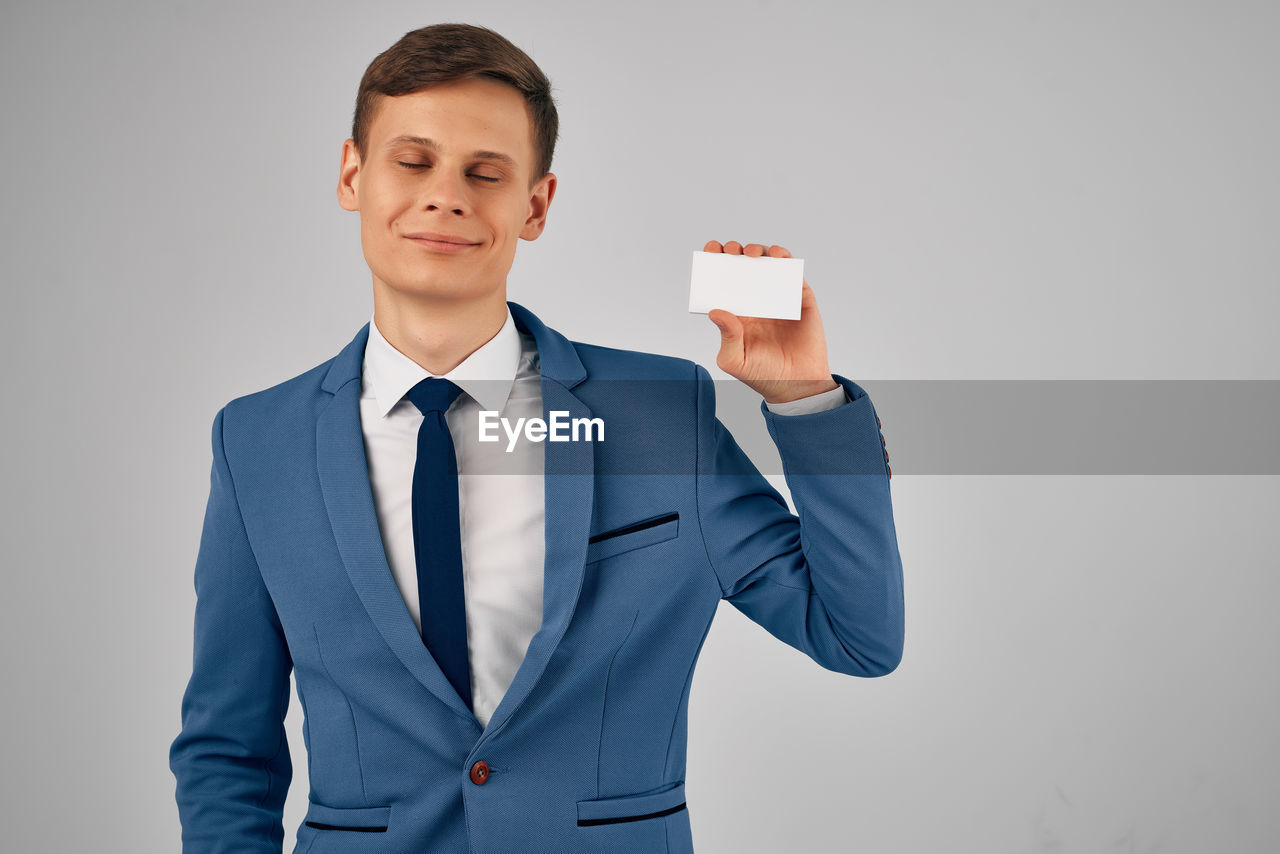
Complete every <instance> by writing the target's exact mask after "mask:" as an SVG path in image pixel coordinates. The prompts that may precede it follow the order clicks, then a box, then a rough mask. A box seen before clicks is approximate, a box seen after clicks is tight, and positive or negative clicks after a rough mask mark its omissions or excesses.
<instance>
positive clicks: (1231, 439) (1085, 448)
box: [717, 380, 1280, 475]
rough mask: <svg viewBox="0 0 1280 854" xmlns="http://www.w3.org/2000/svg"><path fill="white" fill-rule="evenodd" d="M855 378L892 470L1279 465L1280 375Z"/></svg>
mask: <svg viewBox="0 0 1280 854" xmlns="http://www.w3.org/2000/svg"><path fill="white" fill-rule="evenodd" d="M855 382H858V384H859V385H861V386H862V387H863V388H864V389H865V390H866V391H867V394H868V395H870V397H871V400H872V402H873V403H874V405H875V408H876V412H877V414H878V415H879V416H880V420H881V430H882V432H883V434H884V437H885V444H886V447H887V449H888V451H889V458H890V465H891V466H892V468H893V473H894V474H895V475H899V474H903V475H908V474H1067V475H1081V474H1101V475H1116V474H1121V475H1131V474H1141V475H1150V474H1174V475H1188V474H1261V475H1268V474H1280V381H1275V380H893V381H889V380H885V381H872V380H868V381H866V382H862V381H858V380H855ZM729 385H730V384H729V383H722V384H718V386H717V391H720V390H721V389H723V390H724V391H725V392H726V393H727V394H729V395H732V396H734V397H736V396H738V395H739V394H741V392H740V391H738V390H733V391H730V388H729ZM748 391H749V390H748ZM757 417H758V416H757ZM726 426H727V425H726ZM730 429H732V428H730ZM765 440H766V441H768V436H767V434H766V436H765ZM769 444H770V445H772V442H770V443H769ZM757 450H759V451H760V452H761V454H762V455H763V453H764V452H765V451H766V450H771V449H765V448H763V447H760V448H757V447H755V446H753V447H751V448H750V449H748V453H749V454H751V456H752V459H753V460H754V459H756V451H757ZM772 454H773V456H774V457H776V451H772Z"/></svg>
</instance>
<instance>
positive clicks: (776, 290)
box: [689, 252, 804, 320]
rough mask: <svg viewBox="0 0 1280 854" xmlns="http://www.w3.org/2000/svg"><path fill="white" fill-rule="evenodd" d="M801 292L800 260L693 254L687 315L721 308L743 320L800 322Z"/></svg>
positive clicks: (716, 253)
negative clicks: (774, 319)
mask: <svg viewBox="0 0 1280 854" xmlns="http://www.w3.org/2000/svg"><path fill="white" fill-rule="evenodd" d="M803 290H804V259H803V258H771V257H769V256H768V255H761V256H760V257H759V258H752V257H750V256H748V255H728V254H725V253H724V252H694V253H693V275H692V276H691V277H690V280H689V311H690V312H693V313H696V314H706V313H707V312H709V311H711V309H713V308H722V309H724V310H725V311H727V312H730V313H731V314H737V315H742V316H743V317H776V318H778V319H781V320H799V319H800V298H801V295H802V293H803Z"/></svg>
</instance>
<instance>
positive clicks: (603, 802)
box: [578, 780, 687, 827]
mask: <svg viewBox="0 0 1280 854" xmlns="http://www.w3.org/2000/svg"><path fill="white" fill-rule="evenodd" d="M683 809H687V807H686V806H685V801H684V781H683V780H679V781H677V782H675V783H668V784H667V785H665V786H663V787H662V788H660V789H658V790H657V791H652V792H644V793H641V794H637V795H623V796H621V797H616V798H596V799H595V800H591V801H578V826H579V827H595V826H597V825H602V824H622V823H625V822H632V821H645V820H648V819H655V818H662V817H663V816H666V815H671V814H672V813H676V812H680V811H681V810H683Z"/></svg>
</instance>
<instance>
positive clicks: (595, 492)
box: [170, 24, 903, 854]
mask: <svg viewBox="0 0 1280 854" xmlns="http://www.w3.org/2000/svg"><path fill="white" fill-rule="evenodd" d="M556 127H557V125H556V113H555V107H554V105H553V103H552V100H551V95H550V84H549V83H548V81H547V79H546V77H545V76H544V75H543V74H542V72H541V70H540V69H538V67H537V66H536V65H535V64H534V63H533V61H532V60H531V59H529V57H528V56H526V55H525V54H524V53H523V52H522V51H520V50H519V49H518V48H517V47H515V46H514V45H512V44H511V43H510V42H509V41H507V40H506V39H504V38H503V37H501V36H499V35H498V34H496V33H494V32H492V31H490V30H486V29H483V28H478V27H471V26H466V25H461V24H445V25H439V26H435V27H426V28H423V29H421V30H416V31H414V32H410V33H408V34H406V35H405V36H404V38H402V39H401V40H400V41H399V42H397V43H396V44H395V45H393V46H392V47H391V48H390V49H388V50H387V51H386V52H384V53H383V54H382V55H380V56H379V57H377V58H376V59H375V60H374V61H373V63H371V65H370V66H369V68H368V70H367V71H366V73H365V75H364V78H363V80H362V81H361V85H360V92H359V95H358V98H357V108H356V113H355V117H354V122H353V130H352V138H351V139H348V140H347V141H346V142H345V143H344V145H343V151H342V163H341V169H340V176H339V183H338V198H339V202H340V204H341V205H342V206H343V207H344V208H346V209H347V210H352V211H358V212H359V214H360V234H361V242H362V245H363V249H364V255H365V259H366V260H367V262H368V264H369V268H370V270H371V271H372V277H373V297H374V311H373V317H372V318H371V320H370V322H369V323H368V324H365V325H364V326H363V327H362V328H361V329H360V331H359V332H358V333H357V334H356V336H355V337H354V338H353V339H352V341H351V342H350V343H349V344H347V345H346V347H345V348H344V349H343V350H342V351H341V352H340V353H339V354H338V355H337V356H335V357H334V358H332V359H330V360H328V361H326V362H324V363H323V364H320V365H318V366H316V367H315V368H313V369H312V370H310V371H307V372H306V373H304V374H301V375H299V376H297V377H294V378H293V379H290V380H288V381H287V382H284V383H281V384H279V385H276V386H274V387H272V388H268V389H266V390H264V391H260V392H257V393H255V394H250V395H246V396H244V397H240V398H237V399H235V400H232V401H231V402H230V403H228V404H227V405H226V406H225V407H223V408H222V410H220V411H219V412H218V414H217V416H216V417H215V418H214V422H213V436H212V438H213V468H212V473H211V486H210V494H209V503H208V507H207V510H206V515H205V522H204V531H203V534H202V537H201V543H200V551H199V555H198V557H197V562H196V569H195V582H196V592H197V603H196V612H195V655H194V662H193V669H192V675H191V679H190V682H189V684H188V686H187V690H186V693H185V696H184V698H183V704H182V730H181V732H180V733H179V735H178V736H177V738H176V739H175V740H174V742H173V745H172V747H171V750H170V765H171V768H172V769H173V773H174V775H175V777H176V779H177V802H178V806H179V813H180V816H181V819H182V826H183V842H184V850H185V851H188V852H221V851H235V852H247V851H280V849H281V844H282V840H283V836H284V832H283V826H282V822H281V816H282V810H283V804H284V801H285V794H286V790H287V787H288V785H289V783H290V780H291V776H292V768H291V764H290V759H289V751H288V746H287V744H286V740H285V735H284V729H283V719H284V716H285V713H286V710H287V707H288V702H289V673H290V670H292V671H293V672H294V674H295V679H296V683H297V688H298V694H299V698H300V700H301V702H302V704H303V707H304V712H305V724H304V729H303V732H304V736H305V741H306V749H307V756H308V773H309V778H310V779H309V782H310V800H309V808H308V812H307V815H306V819H305V820H304V823H303V825H302V826H301V827H300V828H299V829H298V836H297V839H298V847H297V848H296V849H295V850H296V851H298V852H310V854H322V852H338V851H341V852H363V851H379V852H396V854H403V852H423V851H471V852H520V851H555V852H575V851H678V852H688V851H692V850H693V849H692V835H691V826H690V819H689V809H688V805H687V803H686V800H685V794H684V788H683V784H684V776H685V745H686V722H687V719H686V716H687V703H688V691H689V686H690V684H691V680H692V676H693V669H694V664H695V662H696V660H697V655H698V652H699V650H700V649H701V646H702V642H703V639H704V638H705V637H706V633H707V630H708V629H709V628H710V625H711V621H712V618H713V616H714V614H715V612H716V607H717V605H718V604H719V601H720V600H721V599H722V598H727V599H728V600H729V601H730V602H732V603H733V604H734V605H735V606H737V607H738V608H739V609H741V610H742V611H743V612H744V613H746V614H747V615H748V616H749V617H751V618H752V619H753V620H755V621H757V622H759V623H760V624H761V625H763V626H764V627H765V628H766V629H768V630H769V631H770V632H772V633H773V634H774V635H776V636H777V637H779V638H780V639H782V640H783V641H785V642H786V643H788V644H791V645H792V646H794V647H795V648H797V649H799V650H801V651H803V652H805V653H806V654H807V655H809V656H810V657H811V658H813V659H814V660H815V661H816V662H818V663H819V664H820V665H822V666H823V667H826V668H828V669H831V670H835V671H839V672H842V673H848V674H852V675H858V676H878V675H883V674H886V673H889V672H891V671H892V670H893V669H894V668H895V667H896V666H897V664H898V662H899V659H900V657H901V651H902V635H903V610H902V575H901V564H900V560H899V555H898V549H897V542H896V535H895V532H894V528H893V518H892V509H891V506H890V495H889V471H888V454H887V452H885V451H884V449H883V437H882V436H881V435H880V433H879V430H878V424H879V420H878V419H877V418H876V416H875V411H874V409H873V407H872V406H871V401H870V399H869V398H868V397H867V396H866V394H865V392H864V391H863V390H862V389H861V388H860V387H859V386H857V385H856V384H855V383H853V382H851V381H850V380H847V379H845V378H844V377H840V376H838V375H833V374H832V373H831V372H830V370H829V367H828V365H827V353H826V343H825V339H824V337H823V330H822V323H821V320H820V318H819V315H818V309H817V303H816V300H815V297H814V294H813V291H812V290H811V289H810V288H809V286H808V285H807V283H806V284H805V286H804V297H803V313H802V317H801V319H800V320H798V321H787V320H767V319H760V318H747V317H737V316H735V315H733V314H730V313H728V312H725V311H720V310H716V311H712V312H711V313H710V318H711V320H712V321H713V322H714V323H715V324H716V325H717V326H718V327H719V329H720V332H721V347H720V353H719V356H718V357H717V364H718V365H719V366H720V367H721V368H723V369H724V370H725V371H727V372H728V373H730V374H732V375H733V376H735V377H737V378H738V379H740V380H742V381H743V382H744V383H746V384H747V385H749V386H750V387H751V388H753V389H755V390H756V391H757V392H759V393H760V394H761V395H762V398H763V400H762V403H761V411H762V413H763V414H764V417H765V419H766V423H767V425H768V428H769V432H770V435H771V436H772V437H773V439H774V441H775V443H776V444H777V446H778V448H779V453H780V455H781V458H782V461H783V463H784V465H785V466H786V467H787V477H788V484H789V486H790V488H791V490H792V495H793V499H794V501H795V503H796V506H797V510H798V511H799V518H797V517H796V516H794V515H792V514H791V513H790V512H789V510H788V509H787V506H786V503H785V502H784V501H783V499H782V497H781V496H780V495H779V494H778V493H777V491H776V490H774V489H773V488H772V487H771V486H770V485H769V484H768V482H767V481H765V480H764V478H763V477H762V476H761V475H760V473H759V472H758V471H757V470H756V469H755V467H754V466H752V465H751V463H750V461H749V460H748V459H747V458H746V456H745V455H744V454H743V453H742V451H741V450H740V449H739V448H738V446H737V444H736V443H735V442H734V440H733V438H732V436H730V435H729V433H728V432H727V431H726V430H725V428H724V427H723V425H722V424H721V423H720V422H719V420H718V419H716V417H715V401H714V387H713V384H712V383H711V380H710V377H709V375H708V374H707V372H706V371H705V370H704V369H703V368H702V367H701V366H698V365H695V364H694V363H692V362H689V361H687V360H684V359H677V358H672V357H667V356H659V355H653V354H647V353H639V352H635V351H625V350H618V349H612V348H607V347H600V346H595V345H590V344H582V343H577V342H571V341H569V340H567V339H565V338H564V337H563V336H561V335H559V334H558V333H557V332H555V331H554V330H553V329H551V328H550V327H548V326H546V325H545V324H544V323H543V322H542V321H541V320H540V319H539V318H538V317H536V316H535V315H534V314H533V313H532V312H530V311H529V310H528V309H526V308H524V307H523V306H520V305H518V304H516V303H509V302H507V300H506V278H507V274H508V271H509V270H510V268H511V264H512V261H513V259H514V256H515V249H516V240H517V239H518V238H523V239H525V240H534V239H536V238H537V237H538V236H539V235H540V234H541V232H542V230H543V228H544V227H545V225H546V220H547V214H548V211H549V209H550V205H551V201H552V199H553V197H554V195H555V190H556V176H555V175H554V174H552V173H551V172H550V164H551V156H552V149H553V147H554V142H555V138H556ZM704 248H705V250H706V251H710V252H719V251H725V252H730V253H744V254H747V255H752V256H759V255H762V254H764V253H765V252H766V251H767V252H768V254H770V255H772V256H775V257H786V256H787V255H788V253H787V251H786V250H785V249H784V248H782V247H779V246H771V247H767V248H766V247H765V246H763V245H761V244H749V245H747V246H746V247H743V246H742V245H741V244H739V243H736V242H729V243H727V244H725V245H723V246H722V245H721V244H719V243H718V242H716V241H710V242H708V243H707V245H706V246H705V247H704ZM555 413H562V414H566V415H567V416H571V417H573V418H575V419H577V418H581V419H582V420H583V422H584V423H589V422H591V421H592V420H593V419H594V420H597V421H599V422H600V423H601V424H602V425H603V429H602V430H600V431H598V433H597V434H596V435H592V434H591V432H590V431H587V435H585V436H578V437H577V438H576V440H574V441H552V440H551V439H550V436H548V435H547V433H546V431H545V430H544V431H543V432H541V433H537V432H531V431H530V430H528V429H526V430H525V433H524V436H523V440H522V441H516V440H518V439H520V435H519V433H518V431H508V435H509V436H510V437H511V441H505V437H503V438H504V441H501V442H497V443H494V442H489V441H484V440H482V439H481V430H480V429H479V428H480V426H481V425H482V424H483V423H485V419H486V418H489V417H492V416H500V418H501V419H504V420H505V421H506V422H507V423H508V424H510V423H517V424H519V423H524V424H526V425H528V424H529V423H530V420H531V419H532V418H534V417H535V416H538V417H541V420H542V421H543V422H544V427H545V423H546V422H548V421H550V420H553V419H552V417H551V416H553V415H554V414H555ZM522 418H523V419H525V421H524V422H521V421H520V419H522ZM538 438H545V439H546V441H537V439H538Z"/></svg>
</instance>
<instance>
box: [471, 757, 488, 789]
mask: <svg viewBox="0 0 1280 854" xmlns="http://www.w3.org/2000/svg"><path fill="white" fill-rule="evenodd" d="M488 779H489V763H488V762H485V761H484V760H483V759H482V760H480V761H479V762H477V763H476V764H475V765H472V766H471V782H473V783H475V784H476V785H477V786H483V785H484V782H485V780H488Z"/></svg>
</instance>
